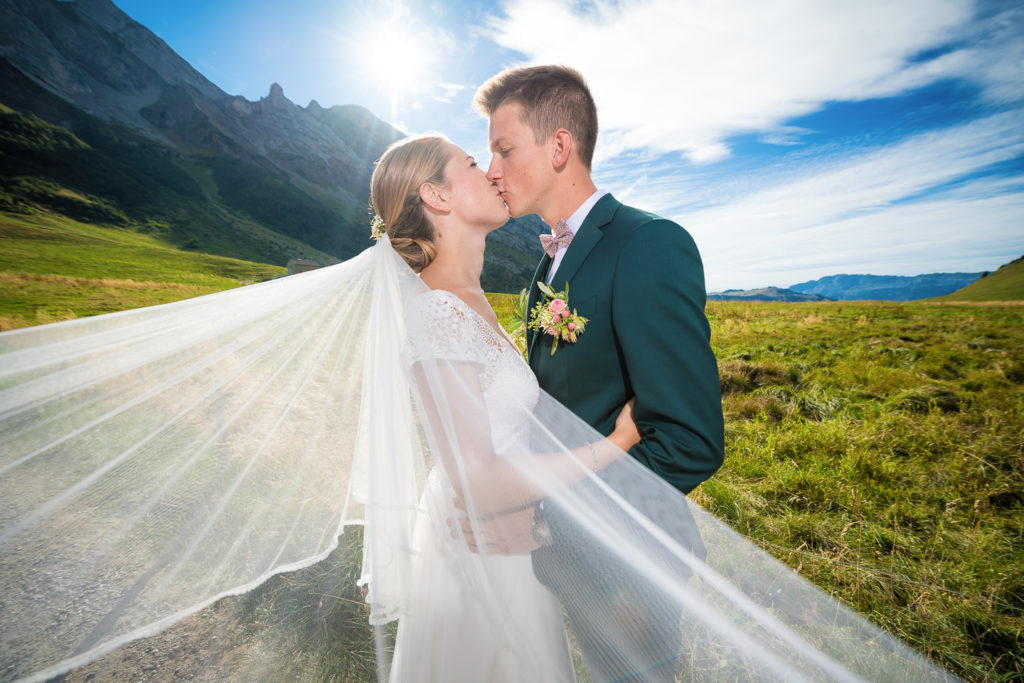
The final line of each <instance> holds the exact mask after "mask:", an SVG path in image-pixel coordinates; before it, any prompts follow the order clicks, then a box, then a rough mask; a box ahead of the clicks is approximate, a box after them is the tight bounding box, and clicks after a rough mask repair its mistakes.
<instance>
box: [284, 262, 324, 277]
mask: <svg viewBox="0 0 1024 683" xmlns="http://www.w3.org/2000/svg"><path fill="white" fill-rule="evenodd" d="M319 267H320V264H319V263H317V262H316V261H313V260H311V259H308V258H293V259H289V260H288V274H289V275H295V274H296V273H305V272H306V271H307V270H316V269H317V268H319Z"/></svg>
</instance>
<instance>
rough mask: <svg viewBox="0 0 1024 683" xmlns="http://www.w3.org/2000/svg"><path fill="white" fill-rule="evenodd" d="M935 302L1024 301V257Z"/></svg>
mask: <svg viewBox="0 0 1024 683" xmlns="http://www.w3.org/2000/svg"><path fill="white" fill-rule="evenodd" d="M933 301H1024V256H1022V257H1020V258H1019V259H1016V260H1015V261H1011V262H1010V263H1007V264H1006V265H1005V266H1002V267H1000V268H999V270H997V271H995V272H994V273H989V274H988V275H986V276H985V277H983V278H981V279H980V280H977V281H976V282H973V283H971V284H969V285H967V286H966V287H964V288H963V289H960V290H957V291H955V292H953V293H952V294H947V295H946V296H943V297H938V298H937V299H933Z"/></svg>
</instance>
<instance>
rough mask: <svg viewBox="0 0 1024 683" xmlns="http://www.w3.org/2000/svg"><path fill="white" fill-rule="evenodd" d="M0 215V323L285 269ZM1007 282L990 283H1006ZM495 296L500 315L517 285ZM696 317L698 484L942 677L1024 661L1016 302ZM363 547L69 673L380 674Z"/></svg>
mask: <svg viewBox="0 0 1024 683" xmlns="http://www.w3.org/2000/svg"><path fill="white" fill-rule="evenodd" d="M0 231H2V238H3V239H2V244H3V250H2V253H0V316H2V317H0V326H2V328H3V329H8V328H9V327H17V326H24V325H30V324H36V323H39V322H48V321H51V320H58V319H64V318H70V317H78V316H84V315H93V314H97V313H102V312H106V311H110V310H120V309H122V308H131V307H135V306H141V305H150V304H155V303H162V302H164V301H171V300H174V299H179V298H184V297H187V296H196V295H199V294H204V293H207V292H212V291H217V290H219V289H225V288H227V287H233V286H238V285H239V284H242V283H245V282H251V281H255V280H260V279H264V278H267V277H271V276H274V275H277V274H280V273H281V272H283V269H281V268H275V267H273V266H266V265H263V264H256V263H250V262H245V261H237V260H232V259H225V258H221V257H212V256H206V255H203V254H196V253H189V252H183V251H178V250H175V249H172V248H169V247H167V246H166V245H165V244H163V243H161V242H160V241H159V240H158V239H156V238H153V237H149V236H146V235H144V234H139V233H136V232H132V231H123V230H119V229H117V228H103V227H97V226H91V225H86V224H83V223H77V222H75V221H72V220H70V219H64V218H60V217H54V216H47V215H31V214H30V215H14V216H12V215H6V216H3V217H2V220H0ZM1019 270H1020V266H1019V265H1018V266H1015V270H1014V272H1016V271H1019ZM1007 272H1010V271H1007ZM997 273H998V271H997ZM997 273H994V274H993V275H990V276H989V278H993V277H994V276H995V275H996V274H997ZM1001 278H1003V279H1004V280H1005V273H1004V275H1003V276H1001ZM985 279H988V278H984V279H983V280H982V281H979V282H982V283H984V280H985ZM984 284H985V285H986V286H997V287H999V288H1000V289H999V291H1000V292H1003V291H1004V289H1003V288H1004V287H1005V286H1006V283H1005V282H1002V281H1001V280H1000V279H993V280H989V282H988V283H984ZM974 286H975V285H972V287H974ZM1009 287H1010V288H1009V289H1008V290H1006V291H1007V292H1008V293H1009V294H1003V295H1002V296H1004V297H1006V298H1011V297H1012V298H1017V299H1020V298H1021V296H1020V287H1019V285H1016V284H1013V283H1011V284H1010V285H1009ZM968 289H970V288H968ZM964 291H966V290H964ZM489 296H490V299H491V302H492V304H493V305H494V307H495V309H496V311H497V312H498V315H499V319H501V320H502V322H503V324H505V325H506V326H508V324H509V323H510V322H511V321H512V319H513V318H514V315H515V314H514V309H515V302H516V297H515V296H512V295H506V294H494V295H489ZM968 296H970V292H968ZM707 314H708V317H709V320H710V321H711V326H712V333H713V339H712V343H713V347H714V350H715V353H716V354H717V356H718V359H719V372H720V376H721V386H722V393H723V410H724V412H725V416H726V461H725V465H724V466H723V468H722V469H721V470H720V471H719V472H718V473H717V474H716V475H715V476H714V477H713V478H712V479H711V480H709V481H708V482H706V483H705V484H704V485H702V486H701V487H700V488H699V489H698V490H697V491H695V492H694V494H693V496H692V498H693V499H694V500H695V501H697V502H698V503H700V504H701V505H703V506H704V507H705V508H707V509H708V510H710V511H711V512H713V513H714V514H716V515H717V516H719V517H720V518H722V519H724V520H725V521H727V522H728V523H729V524H730V525H731V526H732V527H733V528H734V529H736V530H737V531H739V532H740V533H742V534H744V535H745V536H747V537H748V538H749V539H750V541H751V542H753V543H755V544H757V545H758V546H760V547H762V548H763V549H764V550H765V551H766V552H769V553H771V554H772V555H774V556H775V557H777V558H778V559H779V560H780V561H782V562H784V563H785V564H787V565H788V566H790V567H792V568H793V570H794V571H796V572H798V573H800V574H801V575H802V576H804V577H806V578H807V579H809V580H810V581H813V582H814V583H815V584H817V585H818V586H820V587H821V588H822V589H824V590H825V591H827V592H828V593H830V594H832V595H833V596H835V597H836V598H837V599H839V600H841V601H842V602H844V603H846V604H847V605H849V606H851V607H852V608H853V609H855V610H857V611H858V612H860V613H861V614H863V615H865V616H866V617H868V618H869V619H871V620H872V621H874V622H876V623H877V624H879V625H880V626H881V627H882V628H883V629H885V630H886V631H888V632H889V633H891V634H893V635H895V636H896V637H898V638H900V639H902V640H904V641H905V642H907V643H909V644H910V645H911V646H912V647H914V648H916V649H917V650H919V651H921V652H923V653H925V654H927V655H928V656H929V657H932V658H933V659H935V660H936V661H937V662H939V663H941V664H942V665H943V666H945V667H947V668H949V669H950V670H952V671H953V672H954V673H956V674H957V675H959V676H962V677H964V678H966V679H968V680H972V681H1011V680H1020V679H1021V678H1022V677H1024V658H1022V656H1021V654H1020V653H1021V652H1024V634H1022V628H1024V334H1022V333H1021V330H1022V329H1024V306H1022V305H1019V304H1014V303H1012V302H1007V303H998V302H987V303H971V302H964V301H946V300H942V301H935V302H911V303H887V302H829V303H726V302H714V303H711V304H709V305H708V308H707ZM359 557H360V551H359V533H358V530H352V531H349V532H347V533H346V534H345V535H344V536H343V537H342V542H341V546H340V547H339V550H338V551H337V552H336V553H335V554H334V555H332V556H331V557H330V558H328V559H327V560H326V561H324V562H323V563H320V564H318V565H315V566H313V567H310V568H308V569H305V570H302V571H299V572H294V573H291V574H287V575H283V576H279V577H275V578H274V579H272V580H271V581H269V582H267V583H266V584H265V585H263V586H261V587H260V588H259V589H257V590H255V591H252V592H251V593H248V594H246V595H244V596H241V597H238V598H232V599H227V600H223V601H221V602H219V603H218V604H217V605H214V606H213V607H211V608H210V609H208V610H205V611H203V612H201V613H199V614H197V615H194V616H193V617H190V618H189V619H187V620H185V621H183V622H181V623H180V624H178V625H176V626H174V627H172V628H171V629H169V630H168V631H166V632H164V633H162V634H160V635H157V636H155V637H153V638H150V639H146V640H142V641H138V642H136V643H131V644H129V645H127V646H125V647H124V648H122V649H121V650H118V651H117V652H115V653H113V654H111V655H109V656H108V657H106V658H104V659H103V660H100V661H99V662H96V663H94V664H92V665H89V666H86V667H83V668H81V669H80V670H78V671H77V672H75V673H73V674H72V675H71V676H69V680H85V679H86V677H87V676H88V675H89V674H90V673H93V674H96V676H98V679H104V678H105V677H106V678H117V677H122V676H127V677H138V676H147V677H149V675H150V674H149V673H147V672H151V671H152V669H147V668H146V667H152V666H159V672H160V673H161V674H162V675H166V677H168V678H170V677H171V673H170V672H171V670H178V671H179V672H185V673H194V674H195V675H196V677H197V678H200V679H203V678H204V677H206V678H211V677H216V676H217V675H218V674H217V673H216V672H224V671H231V672H233V674H232V675H235V674H238V675H240V676H242V675H243V674H242V673H240V672H248V674H251V675H252V676H253V677H256V678H259V677H261V676H267V675H270V673H273V674H274V676H281V675H287V676H289V677H294V678H296V679H299V680H323V681H328V680H331V681H349V680H374V679H375V673H374V664H373V658H374V656H373V652H374V643H373V635H372V631H371V630H370V628H369V626H368V625H367V621H366V612H365V609H364V606H363V603H362V599H361V597H362V596H361V594H360V592H359V589H358V588H357V587H356V586H355V578H356V577H357V576H358V573H357V572H358V570H357V565H358V561H359ZM214 636H216V637H218V638H220V640H219V641H217V643H218V644H217V645H216V647H212V646H210V645H209V643H211V642H213V641H211V638H212V637H214ZM224 667H229V668H224ZM204 672H205V673H204ZM248 674H245V675H248ZM182 675H184V674H182ZM174 676H178V674H177V673H176V674H174Z"/></svg>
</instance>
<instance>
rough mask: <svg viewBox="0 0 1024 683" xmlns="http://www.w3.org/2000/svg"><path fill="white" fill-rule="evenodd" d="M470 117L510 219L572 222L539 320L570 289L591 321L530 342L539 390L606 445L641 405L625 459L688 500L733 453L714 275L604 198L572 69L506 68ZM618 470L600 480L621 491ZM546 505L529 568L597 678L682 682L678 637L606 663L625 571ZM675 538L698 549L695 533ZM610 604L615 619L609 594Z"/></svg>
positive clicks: (532, 336) (549, 257)
mask: <svg viewBox="0 0 1024 683" xmlns="http://www.w3.org/2000/svg"><path fill="white" fill-rule="evenodd" d="M475 104H476V106H477V108H478V109H479V110H480V111H481V112H482V113H483V114H484V115H485V116H486V117H487V118H488V119H489V120H490V125H489V137H490V148H491V153H492V155H493V156H492V159H491V163H490V166H489V168H488V170H487V177H488V178H489V179H490V180H491V182H493V183H494V184H495V185H496V186H497V188H498V190H499V191H500V192H501V195H502V197H504V199H505V202H506V204H507V205H508V208H509V211H510V213H511V214H512V215H513V216H522V215H525V214H531V213H536V214H539V215H540V216H541V218H543V219H544V222H546V223H547V224H548V225H549V226H551V227H552V229H553V230H554V229H555V227H556V226H558V225H559V222H560V221H564V223H565V224H566V225H567V228H568V232H569V233H571V234H572V238H571V241H569V243H568V244H567V245H566V244H565V242H566V241H567V240H566V239H565V238H564V237H563V235H562V233H565V232H566V230H565V228H564V227H562V228H561V229H560V230H559V231H558V234H556V235H555V237H556V239H555V240H552V244H550V245H549V246H548V247H547V248H548V249H550V251H549V253H547V254H546V255H545V256H544V258H542V259H541V262H540V264H539V265H538V266H537V271H536V273H535V274H534V278H533V285H532V289H531V292H530V306H529V310H532V309H533V306H534V304H535V303H536V302H537V301H538V300H539V298H540V293H539V290H538V287H537V284H536V282H537V281H538V280H542V281H547V282H548V283H550V285H551V287H552V289H554V290H555V291H561V290H564V288H565V286H566V284H567V283H568V285H569V302H568V304H569V307H570V309H576V310H577V312H578V313H579V315H581V316H583V317H585V318H587V319H588V320H589V322H587V324H586V329H585V330H584V332H583V333H582V334H581V335H580V336H579V338H578V339H577V341H576V342H575V343H573V344H568V343H564V342H562V343H560V344H559V345H558V348H557V350H556V351H555V353H554V354H552V353H551V342H552V338H551V337H550V336H548V335H546V334H542V333H539V332H534V331H532V330H531V331H529V332H528V333H527V348H528V354H529V362H530V367H531V368H532V369H533V371H534V372H535V373H536V375H537V378H538V380H539V382H540V385H541V387H542V388H543V389H544V390H545V391H547V392H548V393H549V394H551V395H552V396H554V397H555V398H556V399H558V400H559V401H560V402H561V403H563V404H564V405H566V406H567V407H568V408H569V409H570V410H572V411H573V412H574V413H576V414H577V415H578V416H579V417H581V418H582V419H583V420H584V421H586V422H588V423H589V424H590V425H591V426H593V427H594V428H595V429H597V431H599V432H600V433H602V434H609V433H611V431H612V430H613V427H614V423H615V418H616V416H617V415H618V413H619V410H620V409H621V408H622V406H623V405H624V404H625V403H626V402H627V401H628V400H629V399H630V398H631V397H633V396H635V397H636V404H635V406H634V407H633V415H634V418H635V420H636V422H637V426H638V428H639V431H640V433H641V435H642V440H641V441H640V443H639V444H637V445H636V446H634V447H633V448H632V449H631V450H630V455H631V456H632V457H633V458H635V459H636V460H638V461H640V462H641V463H642V464H643V465H645V466H646V467H648V468H649V469H650V470H651V471H653V472H654V473H655V474H657V475H658V476H660V477H661V478H662V479H664V480H665V481H667V482H668V483H670V484H671V485H673V486H675V487H676V488H678V489H679V490H681V491H682V492H683V493H687V492H689V491H691V490H692V489H693V488H694V487H696V486H697V485H698V484H700V483H701V482H703V481H704V480H706V479H707V478H708V477H710V476H711V475H712V474H713V473H714V472H715V471H716V470H717V469H718V468H719V466H720V465H721V464H722V459H723V451H724V436H723V424H722V409H721V394H720V390H719V381H718V370H717V364H716V362H715V357H714V354H713V353H712V351H711V346H710V344H709V337H710V328H709V326H708V321H707V319H706V317H705V316H704V304H705V296H706V295H705V290H704V271H703V267H702V265H701V260H700V256H699V254H698V253H697V247H696V246H695V244H694V242H693V239H692V238H691V237H690V235H689V234H688V233H687V232H686V231H685V230H684V229H683V228H682V227H680V226H679V225H677V224H675V223H673V222H671V221H668V220H665V219H663V218H659V217H658V216H655V215H653V214H649V213H646V212H643V211H640V210H638V209H634V208H632V207H629V206H625V205H624V204H622V203H621V202H619V201H618V200H616V199H615V198H614V197H613V196H612V195H611V194H608V193H607V192H603V191H601V190H599V189H598V188H597V187H596V186H595V184H594V182H593V180H592V179H591V177H590V172H591V160H592V158H593V155H594V146H595V143H596V141H597V109H596V107H595V105H594V100H593V97H592V96H591V94H590V90H589V89H588V87H587V85H586V83H585V82H584V80H583V77H582V76H581V75H580V74H579V73H578V72H577V71H575V70H573V69H570V68H567V67H562V66H539V67H529V68H521V69H512V70H508V71H504V72H502V73H500V74H498V75H496V76H494V77H493V78H491V79H490V80H489V81H488V82H487V83H485V84H484V85H482V86H481V87H480V89H479V90H478V91H477V93H476V98H475ZM559 227H561V226H559ZM615 467H616V466H612V467H610V468H608V469H607V470H605V471H604V472H602V474H601V476H602V478H603V479H605V480H606V481H608V482H609V483H611V485H612V486H614V483H613V482H614V479H615V477H616V472H615ZM545 502H546V503H548V504H547V505H546V506H545V505H544V504H543V503H542V504H540V505H538V506H537V509H536V511H535V520H534V527H535V530H536V531H538V533H537V534H535V536H536V537H537V538H538V541H539V542H541V543H542V547H541V548H539V549H538V550H536V551H534V553H533V565H534V571H535V573H536V574H537V577H538V578H539V579H540V580H541V581H542V582H544V583H546V584H547V585H548V586H549V587H550V588H551V589H552V590H553V591H554V592H555V593H556V594H557V595H558V596H559V598H560V599H561V600H562V602H563V605H564V606H565V608H566V611H567V613H568V615H569V619H570V622H571V623H572V625H573V630H574V633H575V634H576V637H577V640H578V642H579V645H580V648H581V650H582V651H583V654H584V658H585V659H586V662H587V666H588V668H589V670H590V672H591V675H592V676H593V677H594V680H617V681H625V680H633V681H639V680H645V681H646V680H666V681H671V680H672V679H673V671H674V662H673V658H674V656H675V654H676V652H677V650H678V649H679V639H678V637H675V638H673V637H668V638H664V642H660V643H659V642H648V643H645V644H644V649H645V654H644V655H643V657H642V659H644V660H645V661H635V658H634V661H630V662H623V661H622V660H621V658H619V659H613V658H612V657H611V656H609V655H608V654H607V652H608V650H609V649H614V648H615V647H616V646H617V645H618V644H620V643H622V642H624V641H625V640H628V639H629V638H630V637H633V638H636V633H616V632H614V628H615V626H614V622H616V621H622V620H616V619H614V618H612V619H609V620H607V622H606V624H607V628H604V627H600V628H593V622H594V621H595V620H594V619H593V618H592V617H593V615H592V614H589V615H588V616H589V617H590V618H584V616H583V614H582V613H581V611H582V610H583V609H584V603H585V604H586V606H587V608H588V609H591V608H592V607H593V603H594V597H595V595H596V594H597V593H601V594H604V593H603V591H606V590H607V588H608V585H607V584H608V578H609V577H610V576H612V577H613V576H615V575H616V571H617V570H616V563H617V560H616V558H612V557H600V556H595V553H596V555H600V554H601V550H600V549H595V548H593V547H588V546H586V544H582V545H581V544H579V543H573V542H569V541H564V540H563V542H560V534H559V530H560V529H562V528H569V527H570V526H571V524H570V523H569V522H566V521H564V520H563V519H562V518H561V515H560V511H559V509H558V506H557V504H556V503H555V502H554V501H545ZM680 534H681V535H683V536H688V537H689V538H688V539H680V540H683V541H684V542H689V543H690V545H691V547H692V548H693V550H694V551H695V552H696V553H698V554H699V553H702V552H703V546H701V545H700V541H699V538H697V539H694V538H693V537H694V536H695V534H688V533H687V532H686V531H682V532H680ZM598 546H600V544H598ZM618 562H620V563H621V560H618ZM566 576H569V577H571V578H570V579H568V580H565V579H564V578H563V579H561V580H556V578H555V577H566ZM623 576H625V574H623ZM627 582H628V581H627ZM616 590H617V589H616ZM620 597H621V596H620ZM608 602H609V603H612V606H611V607H610V609H614V604H613V603H615V598H614V596H612V597H609V599H608ZM625 602H626V603H628V605H629V606H630V607H629V608H631V609H639V610H640V611H641V613H642V614H644V617H645V618H646V620H647V621H649V622H657V621H659V620H660V621H661V622H662V624H661V625H660V626H661V627H660V628H652V629H651V632H652V633H653V632H660V633H661V634H663V635H664V634H665V633H666V632H667V633H670V634H673V633H674V634H675V635H676V636H678V624H679V619H680V614H679V612H678V610H675V611H673V610H671V609H669V610H668V612H667V613H666V611H665V609H664V607H663V605H661V606H660V605H657V604H645V601H644V596H640V595H633V596H629V595H628V594H627V595H626V598H625ZM577 603H579V604H577ZM673 620H674V621H673ZM599 621H600V620H599ZM655 626H658V625H657V624H655ZM609 630H610V632H609ZM654 640H657V637H655V638H654Z"/></svg>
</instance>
